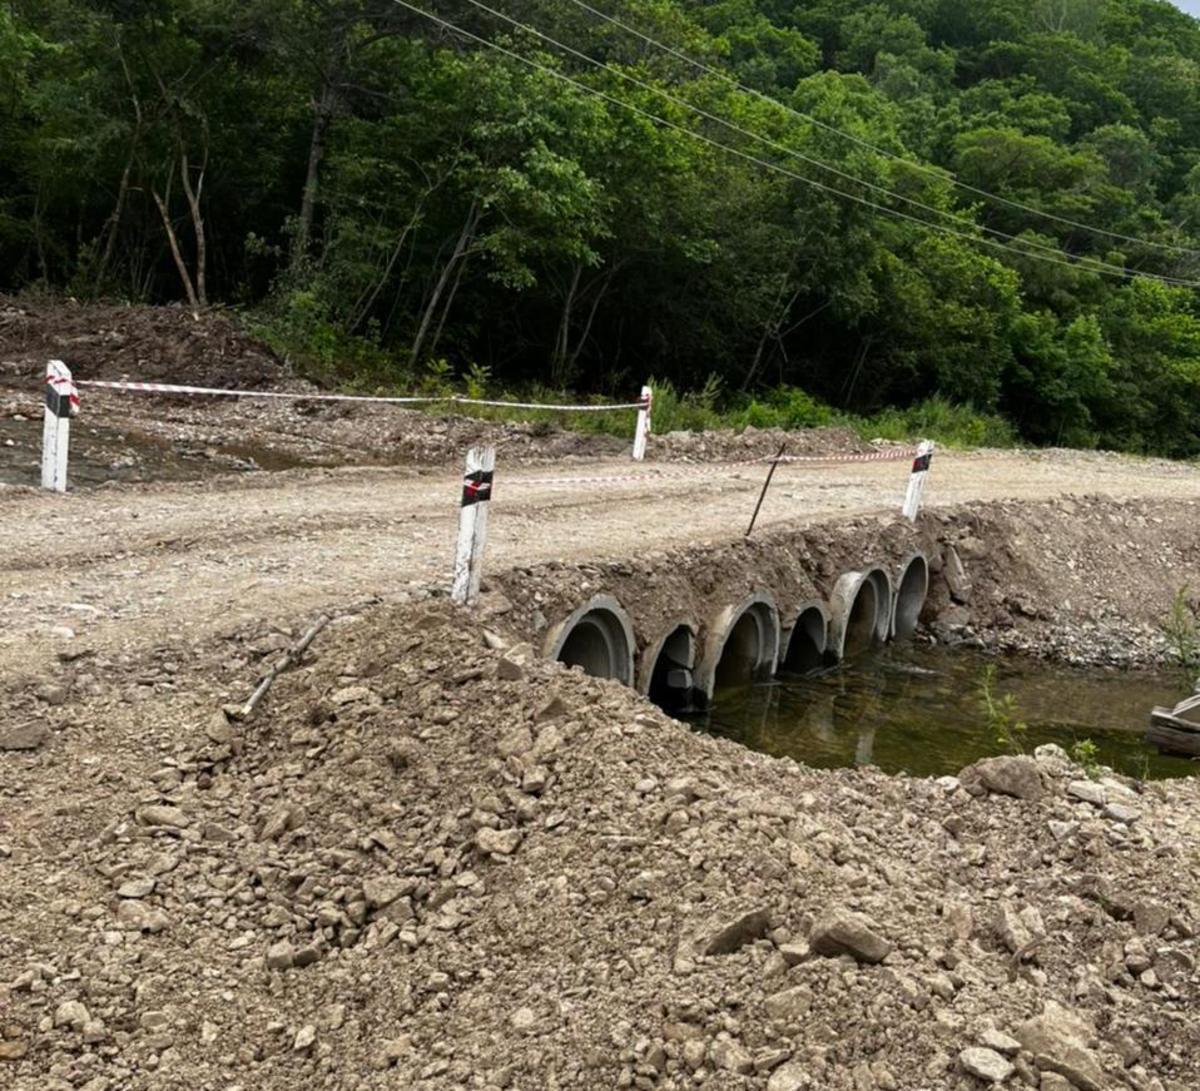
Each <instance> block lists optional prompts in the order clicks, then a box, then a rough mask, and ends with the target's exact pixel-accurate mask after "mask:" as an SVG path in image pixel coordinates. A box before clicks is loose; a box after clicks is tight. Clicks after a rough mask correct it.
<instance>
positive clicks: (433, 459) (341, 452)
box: [0, 296, 872, 483]
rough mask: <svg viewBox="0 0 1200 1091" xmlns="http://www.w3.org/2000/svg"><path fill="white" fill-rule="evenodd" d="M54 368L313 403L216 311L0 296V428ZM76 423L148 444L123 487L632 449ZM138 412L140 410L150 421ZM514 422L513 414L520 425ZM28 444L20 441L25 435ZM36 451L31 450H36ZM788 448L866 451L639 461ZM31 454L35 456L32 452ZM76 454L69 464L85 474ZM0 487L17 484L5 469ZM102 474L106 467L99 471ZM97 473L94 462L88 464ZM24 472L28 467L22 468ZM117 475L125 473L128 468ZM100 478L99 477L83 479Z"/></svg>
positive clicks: (736, 445) (129, 459) (801, 438)
mask: <svg viewBox="0 0 1200 1091" xmlns="http://www.w3.org/2000/svg"><path fill="white" fill-rule="evenodd" d="M49 359H63V360H65V361H66V363H67V364H68V365H69V366H70V367H71V369H72V371H73V373H74V374H75V376H76V378H79V379H106V380H113V379H129V380H134V381H144V382H169V383H184V384H192V385H198V386H210V387H218V388H223V389H231V390H252V389H261V390H269V391H275V390H281V391H288V392H294V393H308V392H311V393H314V394H315V393H317V388H316V387H314V386H313V385H312V384H310V383H308V382H306V381H305V380H302V379H299V378H297V377H296V376H295V375H294V374H293V373H292V372H291V369H290V368H289V367H288V366H287V364H286V363H285V362H284V361H282V360H281V359H280V358H279V357H278V356H277V355H276V354H275V353H274V352H273V351H272V350H271V349H270V348H269V347H268V346H267V345H265V344H264V343H263V342H261V341H259V340H257V339H256V338H254V337H251V336H250V335H248V334H247V333H246V332H245V331H244V330H243V329H242V328H241V327H240V326H239V324H238V322H237V320H236V318H234V317H233V316H232V315H229V314H227V313H223V312H221V311H213V310H208V311H202V312H200V313H199V315H198V316H197V315H194V314H193V313H192V312H191V311H190V310H188V309H187V308H184V307H178V306H173V307H148V306H137V305H117V304H101V303H79V302H76V301H73V300H65V301H64V300H49V299H47V300H36V299H24V298H23V299H20V300H18V299H14V298H11V297H4V296H0V384H3V385H7V386H9V387H10V388H11V389H10V391H8V392H5V391H3V390H0V420H4V419H5V418H8V419H21V418H29V417H31V416H32V415H36V412H37V408H38V390H39V386H40V383H41V378H42V375H43V373H44V369H45V365H46V361H47V360H49ZM84 394H85V399H86V402H85V406H84V411H85V413H86V415H87V416H88V418H89V420H90V422H91V423H92V425H93V426H94V427H95V428H96V430H97V432H98V434H99V436H100V438H99V441H98V443H97V444H96V445H95V446H97V447H98V448H99V449H101V450H103V452H104V454H103V455H102V456H98V457H103V458H108V454H107V452H108V450H109V449H110V448H112V447H114V446H116V445H118V444H120V443H122V442H123V441H124V439H125V437H126V436H127V435H128V434H129V433H130V432H131V431H132V432H135V433H140V434H142V435H144V436H145V437H146V442H143V443H140V444H139V443H134V444H128V445H125V446H124V447H123V449H122V451H121V453H120V455H119V458H120V460H121V462H122V466H121V467H119V469H120V470H121V471H122V472H120V473H119V474H118V475H117V476H118V477H119V478H121V479H133V480H141V479H153V474H154V471H155V463H156V462H158V461H159V460H160V455H159V452H158V451H157V450H155V447H156V446H157V447H161V445H162V444H170V445H172V446H175V447H179V448H182V449H183V450H185V451H213V452H216V454H215V455H214V457H213V460H212V465H209V466H206V465H205V464H204V462H203V461H202V460H194V461H193V463H192V465H190V466H188V465H181V466H176V467H173V468H172V476H177V477H197V476H204V475H205V474H206V473H212V472H214V471H216V472H222V471H224V472H228V471H229V470H230V469H236V468H238V467H236V466H231V465H230V464H229V461H228V459H225V458H222V457H221V454H222V453H223V452H227V451H236V452H237V453H238V454H239V456H240V457H242V458H243V464H242V466H241V468H243V469H255V468H260V467H261V468H264V469H274V468H278V467H279V466H281V465H290V466H296V465H316V466H339V465H364V464H368V465H369V464H377V463H386V464H396V463H400V464H404V463H416V464H423V465H445V464H447V463H456V464H457V463H460V462H461V460H462V457H463V454H464V453H465V451H466V449H467V448H468V447H470V446H473V445H478V444H488V445H491V446H494V447H496V448H497V451H498V453H499V455H500V457H501V458H503V459H506V460H508V461H510V462H518V463H519V462H525V461H559V460H561V459H564V458H568V459H569V458H574V459H579V460H585V459H600V458H610V457H617V456H620V455H622V454H627V453H628V452H629V451H630V449H631V447H632V444H633V431H634V414H633V412H632V411H630V412H629V413H628V417H629V434H628V436H627V437H624V436H622V437H617V436H609V435H595V434H589V433H581V432H576V431H571V430H567V429H563V428H561V427H559V426H558V425H557V424H555V423H550V422H545V421H536V422H530V421H521V420H519V419H518V420H509V421H501V420H487V419H478V418H475V417H470V416H463V415H461V414H458V413H453V412H443V411H442V409H441V407H437V406H434V407H432V412H429V413H427V412H417V411H411V410H406V409H403V408H400V407H398V406H394V405H377V406H373V405H366V404H361V403H326V402H318V401H313V402H284V403H278V402H263V401H253V402H240V403H239V402H231V401H229V400H226V399H205V398H197V397H191V396H185V397H171V396H149V395H145V394H135V395H128V394H125V395H114V394H110V393H104V392H100V391H94V390H90V391H85V392H84ZM147 406H150V407H152V409H148V408H147ZM518 416H519V414H518ZM31 436H32V432H31ZM34 438H36V437H34ZM784 444H786V446H787V450H788V451H789V452H790V453H791V454H846V453H859V452H863V451H870V450H872V448H871V446H870V445H869V444H866V443H864V442H863V441H862V440H861V439H860V438H859V437H858V436H856V435H855V434H854V433H853V432H851V431H849V430H848V429H844V428H820V429H810V430H803V431H799V432H781V431H778V430H766V431H764V430H761V429H756V428H747V429H746V430H745V431H744V432H741V433H735V432H732V431H728V430H722V431H717V432H705V433H698V434H693V433H690V432H671V433H669V434H668V435H665V436H655V437H652V438H651V440H650V444H649V449H648V458H649V460H650V461H659V460H661V461H671V462H679V461H683V462H713V461H736V460H740V459H754V458H764V457H768V456H770V455H773V454H775V453H776V452H777V451H778V450H779V449H780V447H781V446H783V445H784ZM27 446H29V447H30V448H32V446H33V440H32V439H31V440H30V442H29V444H27ZM91 456H92V452H91V449H90V447H89V446H88V445H87V444H86V441H85V443H84V445H83V446H81V447H79V449H78V451H77V453H76V457H77V458H80V459H83V460H84V461H85V462H87V463H88V464H89V466H90V465H91V462H90V461H89V460H91ZM11 457H12V456H11V455H7V454H0V478H5V477H7V478H9V479H11V480H12V481H13V483H17V482H19V481H21V480H22V479H21V477H20V475H19V473H18V472H17V471H16V470H15V468H14V469H12V470H10V472H9V473H7V474H6V473H5V470H6V469H7V467H6V460H7V461H11ZM108 460H109V461H112V460H111V459H108ZM97 461H98V460H97ZM25 462H26V463H27V464H28V463H29V462H30V460H29V459H28V458H27V459H25ZM126 463H128V465H126ZM92 469H93V470H94V471H95V472H94V473H93V475H92V476H97V477H98V476H100V474H101V472H102V466H101V465H99V464H98V465H96V466H95V467H92Z"/></svg>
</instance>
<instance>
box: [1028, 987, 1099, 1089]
mask: <svg viewBox="0 0 1200 1091" xmlns="http://www.w3.org/2000/svg"><path fill="white" fill-rule="evenodd" d="M1015 1034H1016V1037H1017V1040H1018V1041H1020V1043H1021V1045H1022V1047H1023V1048H1024V1049H1026V1050H1028V1051H1029V1052H1030V1053H1032V1054H1033V1060H1034V1064H1035V1065H1036V1066H1037V1067H1038V1068H1039V1069H1041V1070H1043V1071H1046V1072H1052V1073H1056V1074H1058V1075H1059V1076H1062V1077H1064V1078H1065V1079H1066V1080H1068V1081H1069V1082H1070V1083H1071V1084H1072V1085H1073V1086H1074V1087H1076V1088H1078V1089H1079V1091H1108V1089H1109V1088H1110V1086H1111V1084H1110V1081H1109V1079H1108V1077H1107V1076H1106V1075H1105V1073H1104V1069H1103V1068H1102V1066H1101V1064H1100V1061H1099V1059H1098V1058H1097V1057H1096V1055H1095V1053H1094V1052H1093V1051H1092V1050H1091V1049H1090V1048H1089V1047H1088V1042H1089V1041H1090V1040H1091V1039H1092V1038H1094V1036H1095V1035H1094V1032H1093V1031H1091V1029H1090V1028H1089V1027H1088V1026H1087V1024H1086V1023H1084V1022H1083V1021H1082V1020H1081V1019H1080V1018H1079V1017H1078V1016H1077V1015H1076V1014H1075V1013H1074V1012H1072V1011H1071V1010H1069V1009H1068V1008H1066V1007H1064V1006H1063V1005H1062V1004H1059V1003H1057V1002H1056V1001H1054V1000H1047V1001H1046V1003H1045V1007H1044V1008H1043V1011H1042V1014H1041V1015H1039V1016H1036V1017H1035V1018H1033V1019H1030V1020H1028V1021H1027V1022H1025V1023H1022V1024H1021V1025H1020V1026H1018V1027H1017V1028H1016V1031H1015Z"/></svg>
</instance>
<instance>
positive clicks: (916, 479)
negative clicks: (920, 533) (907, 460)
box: [903, 440, 933, 522]
mask: <svg viewBox="0 0 1200 1091" xmlns="http://www.w3.org/2000/svg"><path fill="white" fill-rule="evenodd" d="M932 461H933V443H932V442H931V441H930V440H924V441H923V442H922V443H921V445H920V446H919V447H918V448H917V457H916V458H914V459H913V464H912V473H910V474H909V475H908V493H907V494H906V495H905V497H904V509H903V510H904V518H906V519H910V520H912V521H913V522H916V518H917V513H918V512H919V511H920V510H921V494H922V493H923V492H924V491H925V478H927V477H928V476H929V464H930V462H932Z"/></svg>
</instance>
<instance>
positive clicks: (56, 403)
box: [42, 360, 79, 492]
mask: <svg viewBox="0 0 1200 1091" xmlns="http://www.w3.org/2000/svg"><path fill="white" fill-rule="evenodd" d="M78 412H79V393H78V391H77V390H76V389H75V381H74V379H72V378H71V369H70V368H69V367H67V365H66V364H64V363H63V362H62V361H61V360H51V361H50V362H49V363H48V364H47V365H46V411H45V417H44V419H43V423H42V488H43V489H51V490H53V491H54V492H66V491H67V449H68V447H69V445H70V440H71V418H72V417H73V416H75V414H76V413H78Z"/></svg>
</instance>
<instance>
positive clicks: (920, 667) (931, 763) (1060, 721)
mask: <svg viewBox="0 0 1200 1091" xmlns="http://www.w3.org/2000/svg"><path fill="white" fill-rule="evenodd" d="M989 667H991V668H993V671H994V674H993V677H992V681H991V693H992V697H993V701H994V702H996V701H1004V700H1005V699H1006V697H1007V695H1010V694H1011V705H1010V707H1011V718H1012V719H1013V720H1014V722H1023V723H1024V724H1025V725H1027V726H1026V728H1025V730H1023V731H1019V732H1018V733H1017V734H1018V735H1019V746H1020V747H1021V748H1023V749H1024V750H1026V751H1032V750H1033V748H1034V747H1035V746H1039V745H1041V744H1042V743H1049V742H1053V743H1058V744H1059V745H1060V746H1062V747H1063V748H1064V749H1066V750H1067V751H1071V750H1072V748H1073V747H1075V746H1077V745H1078V744H1080V743H1084V742H1085V741H1087V740H1090V741H1091V742H1092V743H1093V744H1094V745H1095V749H1096V760H1098V761H1099V762H1100V763H1102V764H1104V765H1110V766H1112V767H1113V768H1114V769H1116V770H1118V771H1120V772H1122V773H1126V774H1128V775H1129V776H1135V777H1140V778H1142V779H1159V778H1163V777H1177V776H1189V775H1193V774H1195V773H1200V764H1198V763H1195V762H1191V761H1188V760H1186V759H1182V758H1175V757H1164V756H1160V755H1159V754H1158V752H1157V751H1156V750H1155V749H1154V748H1153V747H1151V746H1148V745H1147V744H1146V743H1144V742H1143V741H1142V733H1143V732H1144V731H1145V728H1146V724H1147V720H1148V716H1149V711H1150V708H1151V707H1152V706H1153V705H1156V704H1165V705H1173V704H1174V703H1175V702H1176V701H1177V700H1179V698H1180V697H1182V696H1184V695H1185V692H1186V689H1187V686H1186V683H1185V682H1184V680H1183V679H1182V678H1181V676H1180V674H1179V673H1178V672H1167V671H1164V672H1160V673H1142V672H1129V671H1103V670H1079V669H1070V668H1064V667H1060V666H1056V665H1053V664H1049V663H1045V662H1041V661H1038V660H1026V659H1013V658H1006V659H997V658H995V657H992V656H987V655H984V654H982V653H976V652H967V651H961V650H952V649H941V648H927V647H916V646H906V647H900V646H893V647H889V648H888V649H886V650H885V651H883V652H880V653H879V654H878V655H877V656H874V657H871V658H869V659H866V660H864V661H861V662H857V663H852V664H843V665H841V666H840V667H838V668H836V669H832V670H829V671H827V672H824V673H821V674H818V675H813V676H805V677H793V678H779V679H776V680H775V681H774V682H771V683H769V684H764V685H758V686H751V687H747V688H743V689H737V690H728V691H724V692H719V693H718V694H717V695H716V699H715V702H714V707H713V708H712V709H710V710H709V711H707V712H705V713H702V714H694V715H691V716H688V717H686V719H688V720H689V721H690V722H691V723H692V724H693V725H694V726H696V727H698V728H700V729H701V730H704V731H708V732H710V733H712V734H716V735H722V736H725V737H727V738H730V739H734V740H736V741H737V742H739V743H742V744H743V745H745V746H748V747H750V748H751V749H754V750H759V751H763V752H765V753H768V754H774V755H776V756H783V755H787V756H789V757H792V758H795V759H796V760H797V761H801V762H804V763H805V764H806V765H811V766H817V767H822V768H835V767H842V766H853V765H876V766H879V767H880V768H881V769H883V770H884V771H886V772H892V773H895V772H907V773H911V774H914V775H917V776H941V775H943V774H953V773H957V772H958V771H959V770H960V769H962V768H963V766H965V765H969V764H970V763H971V762H973V761H976V760H977V759H979V758H981V757H987V756H989V755H992V754H1003V753H1010V752H1011V751H1012V748H1011V747H1010V746H1009V745H1008V744H1006V743H1005V742H1003V741H1002V740H1001V739H1000V738H999V737H998V735H999V729H998V726H997V724H996V722H995V721H994V720H990V719H989V717H988V715H987V713H986V712H985V710H984V697H983V686H984V679H985V677H986V676H987V674H988V670H989Z"/></svg>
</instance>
